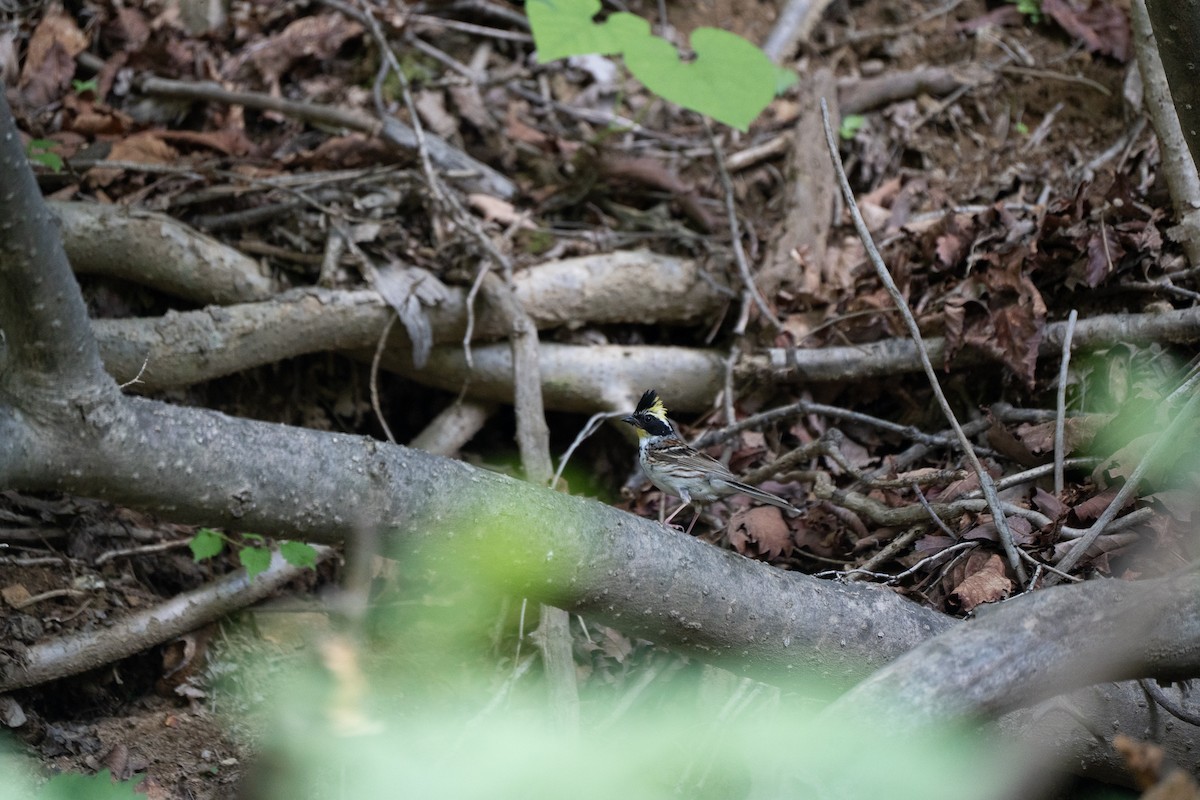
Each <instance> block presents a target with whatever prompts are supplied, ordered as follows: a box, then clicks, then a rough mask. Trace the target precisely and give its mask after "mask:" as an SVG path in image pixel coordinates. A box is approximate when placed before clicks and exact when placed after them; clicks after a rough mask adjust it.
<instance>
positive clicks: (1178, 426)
mask: <svg viewBox="0 0 1200 800" xmlns="http://www.w3.org/2000/svg"><path fill="white" fill-rule="evenodd" d="M1198 383H1200V371H1197V372H1195V373H1194V374H1193V375H1191V376H1190V377H1189V378H1188V379H1187V380H1186V381H1184V383H1183V385H1182V386H1180V387H1179V388H1178V389H1176V390H1175V391H1174V392H1172V393H1171V396H1170V397H1168V398H1167V402H1170V401H1171V400H1173V399H1175V398H1177V397H1179V396H1180V395H1182V394H1185V393H1188V392H1191V393H1192V396H1191V397H1190V398H1188V401H1187V403H1186V404H1185V405H1184V407H1183V408H1182V409H1180V411H1179V413H1178V414H1177V415H1175V419H1173V420H1171V424H1170V425H1168V426H1167V429H1166V430H1165V431H1163V433H1162V435H1161V436H1159V437H1158V439H1157V440H1155V442H1154V444H1153V445H1151V446H1150V449H1149V450H1147V451H1146V455H1144V456H1143V457H1142V460H1141V461H1140V462H1139V463H1138V465H1137V466H1136V467H1135V468H1134V470H1133V472H1132V473H1131V474H1130V476H1129V477H1128V478H1127V479H1126V480H1125V485H1124V486H1122V487H1121V489H1120V491H1118V492H1117V494H1116V496H1114V497H1113V499H1112V501H1111V502H1109V504H1108V507H1107V508H1105V509H1104V513H1103V514H1101V515H1100V516H1099V518H1097V520H1096V521H1095V522H1093V523H1092V526H1091V527H1090V528H1088V531H1087V533H1086V534H1084V535H1083V536H1082V537H1081V538H1080V539H1079V541H1077V542H1076V543H1075V546H1074V547H1072V548H1071V550H1070V552H1068V553H1067V554H1066V555H1064V556H1063V557H1062V558H1061V559H1059V561H1058V564H1057V566H1058V568H1059V569H1060V570H1062V571H1063V572H1070V571H1071V568H1072V567H1074V566H1075V565H1076V564H1078V563H1079V560H1080V559H1081V558H1083V556H1084V553H1086V552H1087V550H1088V548H1089V547H1091V546H1092V543H1094V542H1095V541H1096V539H1097V538H1099V536H1100V534H1101V533H1103V532H1104V529H1105V528H1106V527H1108V524H1109V523H1110V522H1112V521H1113V519H1115V518H1116V516H1117V513H1118V512H1120V510H1121V509H1122V508H1124V507H1125V504H1126V503H1128V502H1129V500H1130V499H1131V498H1132V497H1133V493H1134V492H1136V491H1137V490H1138V487H1140V486H1141V483H1142V478H1143V477H1145V475H1146V472H1147V470H1149V469H1150V467H1151V466H1153V465H1154V464H1155V463H1156V462H1157V461H1158V458H1159V456H1161V455H1162V453H1163V451H1164V450H1166V449H1167V448H1168V447H1171V446H1174V445H1176V444H1177V443H1178V440H1179V436H1180V432H1181V430H1182V429H1183V427H1184V425H1186V424H1189V423H1191V422H1192V417H1193V414H1194V412H1195V410H1196V408H1197V406H1200V392H1197V391H1196V385H1197V384H1198ZM1054 583H1057V581H1054V580H1053V579H1052V578H1047V584H1049V585H1053V584H1054Z"/></svg>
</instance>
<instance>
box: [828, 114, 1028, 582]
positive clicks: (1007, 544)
mask: <svg viewBox="0 0 1200 800" xmlns="http://www.w3.org/2000/svg"><path fill="white" fill-rule="evenodd" d="M821 118H822V120H823V121H824V123H825V143H826V145H828V147H829V155H830V158H832V159H833V169H834V171H835V172H836V173H837V177H838V182H839V183H840V184H841V187H842V195H843V196H844V197H845V198H846V205H847V207H848V208H849V209H850V216H851V217H852V218H853V220H854V228H855V230H857V231H858V236H859V238H860V239H862V243H863V247H864V248H865V249H866V251H867V256H868V257H869V258H870V259H871V264H872V266H874V267H875V272H876V274H878V275H879V280H880V282H881V283H883V286H884V288H885V289H887V292H888V294H889V295H891V297H892V300H893V302H895V304H896V309H897V310H898V311H899V312H900V314H901V315H902V316H903V317H904V324H905V325H906V326H907V327H908V332H909V335H910V336H911V337H912V340H913V344H914V345H916V347H917V355H918V357H919V358H920V360H921V366H922V367H923V368H924V370H925V376H926V377H927V378H928V379H929V386H930V388H931V389H933V394H934V396H935V397H936V398H937V401H938V405H939V406H941V409H942V414H943V415H944V416H945V417H946V421H947V422H949V423H950V427H951V428H953V429H954V433H955V435H956V436H957V437H958V442H959V445H960V446H961V447H962V449H963V454H964V455H965V456H966V457H967V461H968V462H970V464H971V469H973V470H974V471H975V474H976V475H977V476H978V477H979V487H980V488H981V489H983V496H984V497H985V498H986V499H987V505H988V508H989V509H991V512H992V517H993V518H994V521H995V525H996V532H997V533H998V534H999V535H1000V542H1001V544H1002V545H1003V546H1004V553H1005V555H1006V556H1007V557H1008V563H1009V566H1010V567H1012V571H1013V574H1014V575H1016V576H1017V579H1018V580H1019V581H1020V582H1021V584H1022V585H1024V584H1025V583H1026V582H1027V581H1028V580H1029V575H1028V573H1026V572H1025V565H1024V564H1022V563H1021V556H1020V555H1019V554H1018V553H1017V546H1016V544H1015V543H1014V542H1013V537H1012V531H1011V530H1009V528H1008V520H1007V519H1006V518H1005V516H1004V509H1003V507H1002V506H1001V505H1000V498H999V497H998V496H997V495H996V487H995V485H994V484H993V483H992V476H991V475H989V474H988V473H987V470H985V469H984V468H983V464H981V463H980V461H979V456H977V455H975V449H974V448H973V447H972V446H971V440H970V439H968V438H967V435H966V434H965V433H963V429H962V426H961V425H959V424H958V418H957V417H955V416H954V410H953V409H952V408H950V403H949V401H948V400H946V395H945V393H943V392H942V387H941V384H940V383H938V378H937V373H936V372H935V371H934V369H933V363H932V362H930V360H929V353H928V352H927V351H926V349H925V343H924V341H923V340H922V339H921V331H920V329H918V327H917V321H916V319H915V318H914V317H913V315H912V311H911V310H909V308H908V302H907V301H906V300H905V299H904V295H902V294H901V293H900V289H899V287H897V286H896V282H895V281H894V280H892V275H891V273H890V272H888V269H887V266H885V265H884V263H883V258H882V257H881V256H880V255H879V251H878V250H877V249H876V248H875V241H874V240H873V239H872V238H871V231H870V230H868V229H867V223H866V221H865V220H863V217H862V213H861V212H860V211H859V210H858V204H857V203H856V202H855V201H854V190H853V189H851V188H850V181H849V180H848V179H847V178H846V170H845V168H844V167H843V166H842V159H841V157H840V156H839V155H838V148H837V141H836V140H835V139H834V138H833V128H832V127H831V126H830V122H829V105H828V104H827V103H826V102H825V99H824V98H822V99H821Z"/></svg>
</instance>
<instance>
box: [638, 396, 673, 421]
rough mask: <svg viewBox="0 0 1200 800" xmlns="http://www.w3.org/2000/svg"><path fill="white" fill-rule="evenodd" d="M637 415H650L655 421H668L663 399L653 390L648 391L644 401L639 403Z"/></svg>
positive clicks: (643, 397)
mask: <svg viewBox="0 0 1200 800" xmlns="http://www.w3.org/2000/svg"><path fill="white" fill-rule="evenodd" d="M634 413H636V414H648V415H650V416H652V417H654V418H655V419H659V420H662V421H663V422H666V421H667V407H666V406H664V405H663V401H662V398H661V397H659V396H658V392H656V391H654V390H653V389H647V390H646V393H645V394H643V395H642V399H641V400H639V401H638V404H637V411H635V412H634Z"/></svg>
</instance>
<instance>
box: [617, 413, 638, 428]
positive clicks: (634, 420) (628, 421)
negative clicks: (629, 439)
mask: <svg viewBox="0 0 1200 800" xmlns="http://www.w3.org/2000/svg"><path fill="white" fill-rule="evenodd" d="M621 422H624V423H625V424H627V425H632V426H633V427H635V428H640V427H642V426H641V425H638V421H637V417H635V416H633V415H632V414H630V415H629V416H628V417H625V418H624V419H622V420H621Z"/></svg>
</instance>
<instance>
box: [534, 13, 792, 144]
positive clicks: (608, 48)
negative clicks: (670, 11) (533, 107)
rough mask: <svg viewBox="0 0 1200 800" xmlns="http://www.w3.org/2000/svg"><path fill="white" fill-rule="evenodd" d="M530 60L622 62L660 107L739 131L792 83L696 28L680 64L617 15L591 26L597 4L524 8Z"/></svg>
mask: <svg viewBox="0 0 1200 800" xmlns="http://www.w3.org/2000/svg"><path fill="white" fill-rule="evenodd" d="M525 9H526V12H527V13H528V14H529V25H530V28H531V29H532V30H533V38H534V42H535V43H536V45H537V51H538V58H539V59H540V60H541V61H543V62H545V61H552V60H554V59H556V58H565V57H567V56H577V55H585V54H588V53H600V54H602V55H623V56H624V58H625V65H626V66H627V67H629V71H630V72H632V73H633V75H634V76H635V77H636V78H637V79H638V80H640V81H641V82H642V83H644V84H645V85H646V87H647V88H649V89H650V90H651V91H653V92H655V93H657V94H658V95H660V96H661V97H663V98H664V99H666V100H670V101H671V102H673V103H676V104H678V105H681V106H684V107H686V108H690V109H692V110H693V111H699V112H700V113H702V114H707V115H708V116H710V117H712V118H713V119H715V120H718V121H719V122H724V123H725V124H727V125H731V126H733V127H735V128H738V129H740V130H743V131H744V130H746V129H747V128H748V127H749V126H750V123H751V122H753V121H754V118H755V117H757V116H758V115H759V114H760V113H762V110H763V109H764V108H766V106H767V104H768V103H770V102H771V99H772V98H773V97H774V96H775V93H776V91H777V90H780V91H781V90H782V89H786V88H788V87H789V86H791V85H792V84H793V83H795V80H796V78H795V75H794V73H789V72H788V71H787V70H781V69H780V68H779V67H777V66H775V65H774V64H772V63H771V60H770V59H768V58H767V57H766V55H765V54H764V53H763V52H762V50H759V49H758V48H757V47H755V46H754V45H753V44H751V43H750V42H748V41H746V40H745V39H743V38H741V37H740V36H737V35H735V34H732V33H729V32H728V31H723V30H719V29H717V28H697V29H696V30H695V31H693V32H692V41H691V46H692V49H693V50H694V51H695V54H696V57H695V59H694V60H692V61H690V62H685V61H682V60H681V59H680V58H679V53H678V52H677V51H676V50H675V47H674V46H673V45H672V44H671V43H670V42H668V41H666V40H665V39H662V38H660V37H658V36H652V35H651V34H650V24H649V23H648V22H646V21H645V20H644V19H641V18H640V17H636V16H634V15H632V14H627V13H625V12H618V13H615V14H612V15H611V16H609V17H608V19H606V20H604V21H603V22H593V21H592V19H593V17H595V16H596V14H598V13H599V11H600V3H599V0H527V2H526V3H525Z"/></svg>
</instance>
